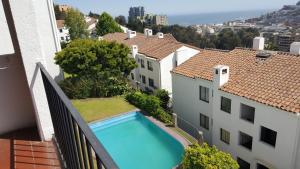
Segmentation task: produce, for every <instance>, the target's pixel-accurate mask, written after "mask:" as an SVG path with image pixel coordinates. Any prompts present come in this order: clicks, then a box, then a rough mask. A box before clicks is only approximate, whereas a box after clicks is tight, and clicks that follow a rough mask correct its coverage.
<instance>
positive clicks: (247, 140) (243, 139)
mask: <svg viewBox="0 0 300 169" xmlns="http://www.w3.org/2000/svg"><path fill="white" fill-rule="evenodd" d="M239 144H240V145H241V146H243V147H245V148H247V149H249V150H252V137H251V136H250V135H248V134H246V133H243V132H240V137H239Z"/></svg>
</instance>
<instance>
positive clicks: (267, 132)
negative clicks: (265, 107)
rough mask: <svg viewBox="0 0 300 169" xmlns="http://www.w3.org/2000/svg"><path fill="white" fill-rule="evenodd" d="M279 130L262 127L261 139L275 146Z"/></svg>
mask: <svg viewBox="0 0 300 169" xmlns="http://www.w3.org/2000/svg"><path fill="white" fill-rule="evenodd" d="M276 137H277V132H276V131H273V130H271V129H268V128H266V127H263V126H262V127H261V132H260V140H261V141H263V142H265V143H267V144H270V145H271V146H273V147H275V145H276Z"/></svg>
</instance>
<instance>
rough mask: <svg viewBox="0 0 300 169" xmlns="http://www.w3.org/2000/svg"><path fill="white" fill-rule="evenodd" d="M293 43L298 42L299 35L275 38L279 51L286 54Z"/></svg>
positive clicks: (285, 35) (299, 39) (284, 35)
mask: <svg viewBox="0 0 300 169" xmlns="http://www.w3.org/2000/svg"><path fill="white" fill-rule="evenodd" d="M295 41H300V35H299V34H297V35H296V34H281V35H278V36H277V45H278V48H279V50H280V51H284V52H288V51H289V50H290V45H291V44H292V43H293V42H295Z"/></svg>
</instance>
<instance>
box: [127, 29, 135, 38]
mask: <svg viewBox="0 0 300 169" xmlns="http://www.w3.org/2000/svg"><path fill="white" fill-rule="evenodd" d="M134 37H136V31H132V30H128V31H127V38H128V39H132V38H134Z"/></svg>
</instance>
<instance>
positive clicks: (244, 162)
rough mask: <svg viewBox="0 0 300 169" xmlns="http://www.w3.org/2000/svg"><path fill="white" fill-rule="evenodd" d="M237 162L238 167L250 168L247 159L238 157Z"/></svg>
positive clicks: (242, 168) (241, 168)
mask: <svg viewBox="0 0 300 169" xmlns="http://www.w3.org/2000/svg"><path fill="white" fill-rule="evenodd" d="M237 162H238V164H239V166H240V169H250V163H248V162H247V161H245V160H243V159H241V158H239V157H238V158H237Z"/></svg>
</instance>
